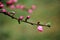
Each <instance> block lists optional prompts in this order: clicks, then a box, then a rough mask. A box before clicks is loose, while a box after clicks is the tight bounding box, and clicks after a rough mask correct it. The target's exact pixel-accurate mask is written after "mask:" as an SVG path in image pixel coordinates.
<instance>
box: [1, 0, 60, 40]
mask: <svg viewBox="0 0 60 40" xmlns="http://www.w3.org/2000/svg"><path fill="white" fill-rule="evenodd" d="M2 1H3V2H4V3H5V2H6V1H7V0H2ZM59 2H60V0H18V3H16V4H23V5H25V6H26V8H30V7H31V5H33V4H34V5H36V6H37V8H36V10H34V11H33V13H32V14H28V13H27V12H26V11H22V10H19V9H14V10H13V11H16V17H19V16H21V15H23V16H25V17H26V16H27V15H30V16H31V19H29V20H28V21H31V22H34V23H36V22H38V21H40V22H41V23H42V24H46V23H48V22H49V23H50V24H51V27H50V28H48V27H45V26H44V31H43V32H39V31H38V30H37V26H35V25H30V24H27V23H23V22H22V23H21V24H18V22H17V21H16V20H13V19H11V18H10V17H8V16H6V15H3V14H0V40H60V11H59V10H60V3H59ZM5 8H6V9H7V10H8V11H10V12H11V11H12V9H9V8H7V7H5Z"/></svg>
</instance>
